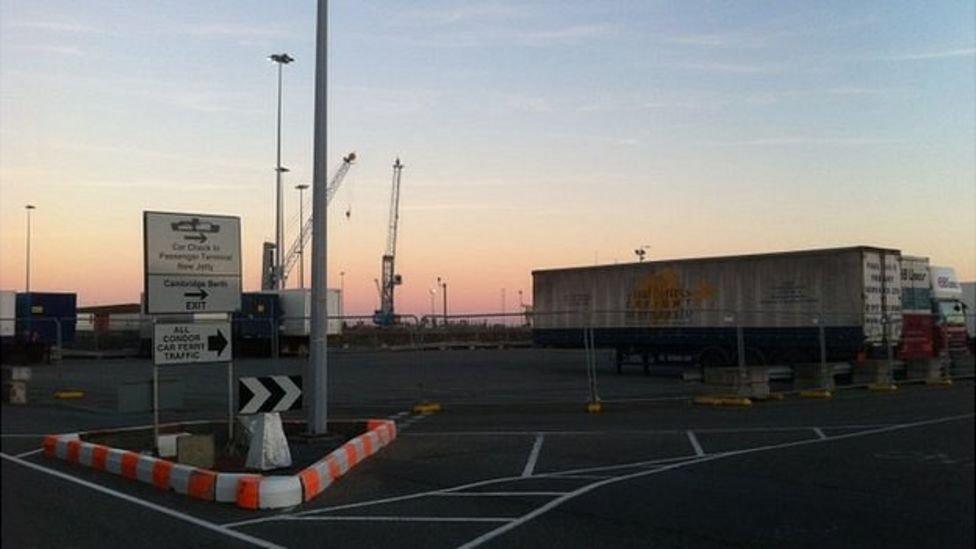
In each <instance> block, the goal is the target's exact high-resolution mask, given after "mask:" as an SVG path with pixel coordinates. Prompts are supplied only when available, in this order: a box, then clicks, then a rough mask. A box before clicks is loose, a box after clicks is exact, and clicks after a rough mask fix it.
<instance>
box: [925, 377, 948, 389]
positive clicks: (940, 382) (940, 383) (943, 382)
mask: <svg viewBox="0 0 976 549" xmlns="http://www.w3.org/2000/svg"><path fill="white" fill-rule="evenodd" d="M925 384H926V385H932V386H933V387H952V380H951V379H936V380H925Z"/></svg>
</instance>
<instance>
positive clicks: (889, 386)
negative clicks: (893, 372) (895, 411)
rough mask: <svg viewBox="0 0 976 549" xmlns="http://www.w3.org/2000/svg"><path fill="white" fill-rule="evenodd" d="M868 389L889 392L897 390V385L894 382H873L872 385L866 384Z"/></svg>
mask: <svg viewBox="0 0 976 549" xmlns="http://www.w3.org/2000/svg"><path fill="white" fill-rule="evenodd" d="M868 390H869V391H875V392H879V393H890V392H892V391H897V390H898V386H897V385H895V384H894V383H874V384H872V385H868Z"/></svg>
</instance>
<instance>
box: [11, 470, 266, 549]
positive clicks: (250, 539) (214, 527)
mask: <svg viewBox="0 0 976 549" xmlns="http://www.w3.org/2000/svg"><path fill="white" fill-rule="evenodd" d="M0 458H3V459H5V460H8V461H10V462H13V463H16V464H18V465H22V466H24V467H28V468H30V469H34V470H36V471H40V472H42V473H45V474H48V475H51V476H54V477H57V478H60V479H63V480H67V481H68V482H73V483H75V484H78V485H81V486H84V487H86V488H91V489H92V490H95V491H98V492H101V493H103V494H108V495H110V496H113V497H116V498H119V499H121V500H123V501H127V502H129V503H134V504H136V505H140V506H142V507H146V508H148V509H152V510H153V511H157V512H159V513H162V514H164V515H168V516H171V517H173V518H177V519H180V520H183V521H186V522H189V523H190V524H195V525H197V526H200V527H201V528H206V529H207V530H210V531H212V532H217V533H218V534H223V535H225V536H228V537H232V538H235V539H237V540H239V541H244V542H247V543H250V544H252V545H255V546H257V547H265V548H266V549H284V548H283V547H282V546H281V545H276V544H274V543H271V542H269V541H265V540H263V539H260V538H256V537H254V536H249V535H247V534H244V533H242V532H236V531H234V530H231V529H229V528H227V527H225V526H221V525H219V524H214V523H212V522H208V521H205V520H202V519H199V518H197V517H194V516H191V515H187V514H185V513H181V512H179V511H174V510H173V509H170V508H168V507H163V506H161V505H156V504H155V503H151V502H148V501H145V500H142V499H139V498H137V497H133V496H130V495H128V494H124V493H122V492H117V491H115V490H112V489H111V488H106V487H104V486H101V485H99V484H95V483H93V482H88V481H87V480H82V479H80V478H76V477H73V476H71V475H69V474H66V473H62V472H61V471H56V470H54V469H49V468H47V467H43V466H41V465H37V464H36V463H31V462H29V461H25V460H23V459H20V458H18V457H15V456H11V455H8V454H5V453H3V452H0Z"/></svg>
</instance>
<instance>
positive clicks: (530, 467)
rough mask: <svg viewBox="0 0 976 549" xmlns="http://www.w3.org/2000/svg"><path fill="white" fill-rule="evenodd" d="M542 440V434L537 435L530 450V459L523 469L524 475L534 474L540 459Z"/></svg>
mask: <svg viewBox="0 0 976 549" xmlns="http://www.w3.org/2000/svg"><path fill="white" fill-rule="evenodd" d="M542 440H543V435H542V434H539V435H536V437H535V442H534V443H532V451H531V452H529V459H528V461H526V462H525V468H524V469H522V476H523V477H531V476H532V471H534V470H535V463H536V462H537V461H539V452H540V451H541V450H542Z"/></svg>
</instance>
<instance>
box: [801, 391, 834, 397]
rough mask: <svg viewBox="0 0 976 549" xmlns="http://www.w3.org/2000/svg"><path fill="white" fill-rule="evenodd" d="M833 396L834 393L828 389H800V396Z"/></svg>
mask: <svg viewBox="0 0 976 549" xmlns="http://www.w3.org/2000/svg"><path fill="white" fill-rule="evenodd" d="M833 397H834V394H833V393H831V392H830V390H829V389H807V390H805V391H800V398H818V399H828V398H833Z"/></svg>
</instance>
